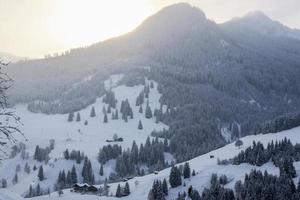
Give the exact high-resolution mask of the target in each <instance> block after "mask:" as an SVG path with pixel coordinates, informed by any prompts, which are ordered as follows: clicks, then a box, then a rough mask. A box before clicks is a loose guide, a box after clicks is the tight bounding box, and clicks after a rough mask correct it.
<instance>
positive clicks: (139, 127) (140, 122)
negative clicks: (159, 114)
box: [138, 120, 143, 130]
mask: <svg viewBox="0 0 300 200" xmlns="http://www.w3.org/2000/svg"><path fill="white" fill-rule="evenodd" d="M138 129H139V130H142V129H143V124H142V121H141V120H139V125H138Z"/></svg>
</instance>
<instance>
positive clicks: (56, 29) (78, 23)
mask: <svg viewBox="0 0 300 200" xmlns="http://www.w3.org/2000/svg"><path fill="white" fill-rule="evenodd" d="M150 13H151V8H150V7H149V6H147V4H146V3H145V2H144V0H131V1H130V3H128V1H120V0H109V1H107V0H88V1H87V0H75V1H74V0H63V1H61V0H60V1H59V6H57V7H56V8H55V15H53V16H51V17H49V20H48V28H49V31H50V32H51V33H52V34H53V35H54V36H55V37H56V38H57V39H62V41H61V42H62V43H63V44H64V46H65V47H70V46H83V45H87V44H91V43H95V42H98V41H99V40H104V39H107V38H110V37H112V36H116V35H120V34H123V33H126V32H128V30H131V29H133V28H134V27H136V26H137V25H138V24H140V23H141V22H142V20H143V19H145V18H146V17H147V16H148V15H149V14H150ZM61 36H64V37H63V38H61Z"/></svg>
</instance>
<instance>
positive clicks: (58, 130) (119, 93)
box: [0, 75, 300, 200]
mask: <svg viewBox="0 0 300 200" xmlns="http://www.w3.org/2000/svg"><path fill="white" fill-rule="evenodd" d="M121 79H122V75H114V76H112V77H111V80H107V81H106V82H105V87H106V88H107V89H109V88H112V91H114V93H115V95H116V99H117V100H118V104H117V107H118V108H119V109H120V102H121V101H122V100H125V99H128V100H129V102H130V105H131V107H132V108H133V112H134V119H129V120H128V122H127V123H126V122H124V121H123V120H121V119H119V120H111V114H109V115H108V121H109V122H108V123H103V118H104V114H103V113H102V108H103V106H104V104H103V102H102V98H103V97H101V98H99V99H97V101H96V103H94V104H92V105H90V106H88V107H87V108H85V109H83V110H81V111H80V115H81V121H80V122H76V121H73V122H68V121H67V118H68V115H45V114H34V113H31V112H29V111H27V109H26V105H18V106H17V107H16V112H17V114H18V115H19V116H20V117H21V120H22V122H23V123H24V126H23V132H24V133H25V135H26V139H27V140H28V141H25V140H24V141H23V142H25V143H26V145H27V150H26V151H28V152H29V154H30V158H29V160H22V159H21V158H20V155H18V156H17V157H15V158H13V159H8V160H5V161H4V162H3V163H2V164H1V166H0V178H6V179H7V180H8V189H0V200H2V199H3V200H4V199H9V200H19V199H22V197H21V196H20V195H24V194H25V192H26V191H27V190H28V187H29V185H33V186H36V185H37V183H38V182H39V181H38V178H37V171H32V172H31V173H30V174H29V175H28V174H26V173H25V172H23V168H24V165H25V163H26V162H28V163H29V164H30V166H31V168H32V166H33V165H36V166H39V165H41V163H39V162H37V161H35V160H33V158H32V155H33V153H34V150H35V146H36V145H40V147H46V146H48V145H49V140H50V139H55V141H56V143H55V148H54V150H53V151H52V152H51V153H50V158H51V159H50V161H49V163H48V164H47V165H45V164H44V166H43V167H44V175H45V177H46V180H44V181H42V182H40V186H41V188H43V189H47V188H48V187H49V188H51V189H52V187H53V184H54V183H55V182H56V179H57V176H58V173H59V171H60V170H63V169H64V170H70V169H71V167H72V166H73V164H75V162H74V161H67V160H65V159H63V155H62V154H63V151H64V150H65V149H66V148H68V149H69V150H72V149H74V150H82V151H84V152H85V154H86V155H88V157H89V158H90V159H91V162H92V166H93V170H94V174H95V178H96V181H99V180H103V179H104V177H107V176H108V175H109V174H110V172H113V171H114V165H115V161H114V160H110V161H109V162H107V163H106V164H105V166H104V176H103V177H100V176H99V173H98V171H99V167H100V164H99V163H98V161H97V153H98V151H99V148H100V147H102V146H103V145H106V144H108V143H107V142H106V139H111V138H112V135H113V134H115V133H116V134H118V136H119V137H122V138H124V142H121V143H118V144H119V145H121V146H122V147H123V148H127V147H130V146H131V144H132V142H133V140H135V141H136V142H137V144H140V143H143V142H145V140H146V138H147V137H148V136H149V135H150V133H151V131H152V130H162V129H164V128H168V127H167V126H166V125H164V124H162V123H158V124H156V123H155V120H154V119H146V118H145V116H144V114H141V113H139V112H138V107H136V106H135V100H136V97H137V96H138V95H139V93H140V92H141V91H142V90H143V86H142V85H139V86H134V87H127V86H124V85H119V86H118V85H117V83H118V81H119V80H121ZM147 81H148V80H147ZM159 98H160V94H159V93H158V91H157V83H155V82H154V88H153V89H151V90H150V94H149V104H150V106H151V108H152V109H154V108H159V107H160V104H159ZM143 106H144V108H145V103H144V104H143ZM92 107H95V109H96V117H95V118H91V117H90V111H91V108H92ZM85 120H88V125H87V126H85V125H84V121H85ZM139 120H142V123H143V127H144V129H143V130H138V129H137V126H138V121H139ZM285 137H287V138H289V139H291V141H292V142H293V143H300V127H298V128H294V129H291V130H287V131H282V132H279V133H274V134H265V135H252V136H247V137H244V138H242V141H243V144H244V145H243V146H242V147H241V148H238V147H236V146H235V145H234V144H233V143H231V144H228V145H226V146H224V147H222V148H220V149H217V150H214V151H212V152H209V153H207V154H204V155H202V156H199V157H196V158H194V159H192V160H190V161H189V164H190V167H191V169H192V170H195V171H196V175H195V176H192V177H191V178H190V179H185V180H184V182H185V183H186V186H185V187H183V186H180V187H177V188H175V189H170V191H169V195H168V197H167V199H174V198H175V197H177V194H178V192H183V191H186V190H187V188H188V187H189V185H193V187H194V188H196V189H197V190H199V191H200V192H201V191H202V190H203V188H205V187H208V186H209V181H210V177H211V174H212V173H217V174H219V175H222V174H225V175H226V176H227V177H228V178H229V180H230V182H229V183H228V184H227V185H226V187H229V188H233V186H234V183H235V182H236V181H238V180H242V179H243V178H244V175H245V173H249V172H250V171H251V169H254V168H255V169H260V170H262V171H264V170H267V171H268V172H269V173H272V174H275V175H276V174H279V169H278V168H276V167H275V166H274V165H273V164H272V163H267V164H265V165H263V166H261V167H256V166H252V165H249V164H242V165H238V166H236V165H226V166H224V165H222V166H220V165H217V159H218V158H219V159H221V160H222V159H229V158H232V157H234V156H235V155H237V154H238V153H239V152H240V151H241V150H243V149H245V148H247V147H248V146H250V145H251V144H252V142H253V141H254V140H255V141H260V142H262V143H263V144H265V145H266V144H267V143H268V142H270V141H272V140H282V139H284V138H285ZM210 155H214V158H212V159H211V158H210ZM166 159H169V160H171V159H172V156H171V155H166ZM18 164H20V165H21V171H20V172H19V173H18V176H19V183H18V184H16V185H12V183H11V180H12V178H13V176H14V174H15V168H16V166H17V165H18ZM294 165H295V168H296V170H297V174H298V175H299V174H300V162H295V163H294ZM75 166H76V169H77V172H78V173H80V172H81V169H82V164H75ZM169 173H170V168H167V169H165V170H162V171H160V172H159V173H158V174H149V175H146V176H142V177H136V178H133V179H131V180H129V181H128V183H129V185H130V190H131V194H130V195H129V196H127V197H123V198H122V199H128V200H129V199H130V200H141V199H147V195H148V192H149V190H150V188H151V186H152V183H153V181H154V180H156V179H160V180H162V179H164V178H166V179H168V177H169ZM79 181H80V179H79ZM295 181H296V180H295ZM118 184H119V183H113V184H110V192H109V194H112V195H114V194H115V192H116V187H117V185H118ZM120 184H121V185H124V184H125V183H123V182H122V183H120ZM33 199H37V200H40V199H41V200H44V199H51V200H55V199H62V200H67V199H75V200H76V199H83V200H94V199H99V197H98V196H95V195H81V194H76V193H71V192H70V191H69V189H66V190H64V194H63V195H62V196H61V197H59V196H58V194H57V192H53V193H51V194H50V195H47V196H40V197H34V198H33ZM101 199H117V198H115V197H101Z"/></svg>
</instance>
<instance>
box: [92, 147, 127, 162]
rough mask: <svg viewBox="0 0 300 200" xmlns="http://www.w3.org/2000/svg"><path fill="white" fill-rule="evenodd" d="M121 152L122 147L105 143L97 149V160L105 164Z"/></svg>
mask: <svg viewBox="0 0 300 200" xmlns="http://www.w3.org/2000/svg"><path fill="white" fill-rule="evenodd" d="M121 154H122V147H121V146H119V145H117V144H114V145H110V144H109V145H106V146H103V147H102V148H100V149H99V153H98V161H99V163H101V164H105V163H106V162H107V161H109V160H110V159H116V158H117V157H118V156H119V155H121Z"/></svg>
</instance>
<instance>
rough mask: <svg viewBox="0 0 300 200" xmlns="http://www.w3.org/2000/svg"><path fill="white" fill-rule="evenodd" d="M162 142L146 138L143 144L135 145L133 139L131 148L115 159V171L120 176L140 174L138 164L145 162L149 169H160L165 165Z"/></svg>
mask: <svg viewBox="0 0 300 200" xmlns="http://www.w3.org/2000/svg"><path fill="white" fill-rule="evenodd" d="M164 149H165V147H164V143H163V142H161V141H159V140H158V138H156V139H153V140H152V142H151V140H150V137H148V138H147V140H146V143H145V145H143V144H141V145H140V147H138V146H137V144H136V143H135V141H134V142H133V144H132V148H131V149H127V150H125V151H123V152H122V154H121V155H119V156H118V158H117V161H116V172H117V173H118V174H119V175H120V176H126V175H132V174H138V175H141V174H142V172H141V171H140V169H139V167H138V165H139V164H146V165H147V166H148V167H149V168H150V169H154V170H161V169H163V168H164V167H165V158H164Z"/></svg>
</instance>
